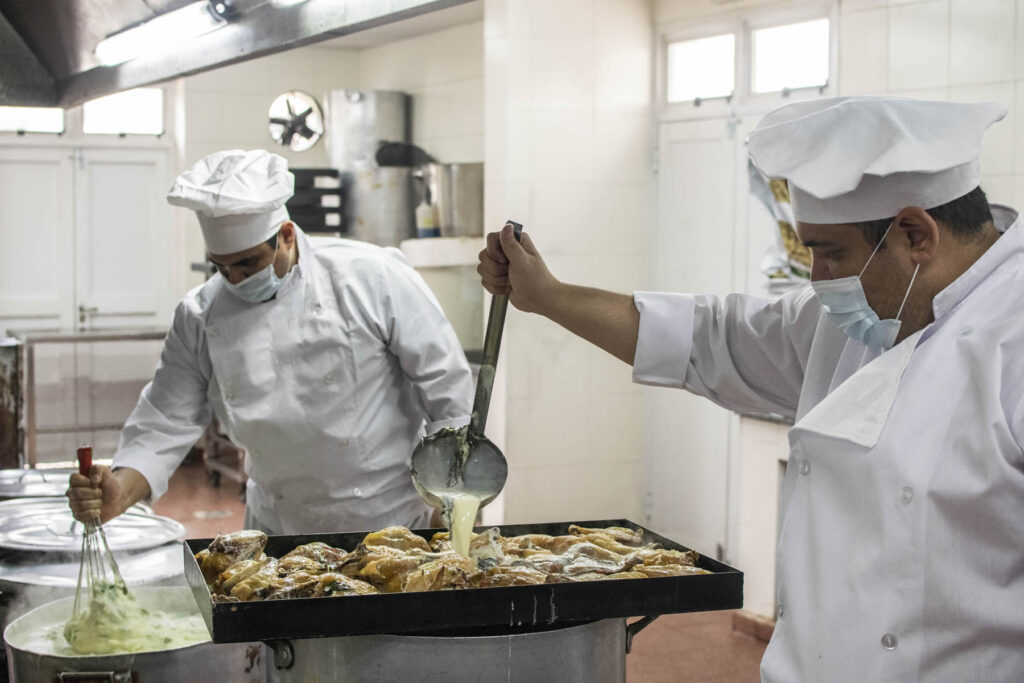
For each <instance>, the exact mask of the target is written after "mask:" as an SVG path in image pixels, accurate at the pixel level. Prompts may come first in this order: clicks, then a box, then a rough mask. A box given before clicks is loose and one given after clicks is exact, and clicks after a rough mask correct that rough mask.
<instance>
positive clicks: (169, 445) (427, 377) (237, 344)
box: [114, 229, 473, 534]
mask: <svg viewBox="0 0 1024 683" xmlns="http://www.w3.org/2000/svg"><path fill="white" fill-rule="evenodd" d="M296 235H297V237H298V248H299V259H298V263H297V265H296V266H295V267H294V268H293V269H292V271H291V272H290V274H289V275H288V276H287V279H285V281H284V282H283V283H282V285H281V288H280V289H279V290H278V293H277V296H276V297H275V298H274V299H272V300H270V301H267V302H264V303H261V304H249V303H246V302H245V301H242V300H241V299H239V298H238V297H236V296H234V295H233V294H232V293H231V292H229V291H227V289H226V288H225V287H224V286H223V284H224V280H223V278H222V277H221V275H219V274H217V275H214V276H213V277H212V278H211V279H210V280H208V281H207V282H206V283H205V284H203V285H202V286H200V287H197V288H196V289H194V290H192V291H191V292H190V293H189V294H188V296H186V297H185V299H184V300H183V301H182V302H181V303H180V304H179V305H178V307H177V310H176V311H175V313H174V322H173V325H172V327H171V329H170V331H169V332H168V335H167V339H166V341H165V343H164V349H163V352H162V355H161V359H160V364H159V366H158V368H157V370H156V373H155V375H154V378H153V381H152V382H150V383H149V384H148V385H147V386H146V387H145V388H144V389H143V391H142V394H141V396H140V398H139V402H138V404H137V406H136V407H135V410H134V411H133V412H132V414H131V417H129V419H128V421H127V423H126V424H125V427H124V430H123V432H122V434H121V442H120V446H119V448H118V451H117V453H116V455H115V456H114V465H115V466H116V467H132V468H134V469H136V470H138V471H139V472H141V473H142V474H143V476H145V478H146V480H147V481H148V482H149V485H150V488H151V489H152V492H153V496H154V497H159V496H161V495H163V493H164V492H165V491H166V490H167V481H168V479H169V478H170V476H171V474H172V473H173V472H174V470H175V468H177V467H178V465H179V464H180V463H181V461H182V459H183V458H184V456H185V454H186V452H187V451H188V449H189V447H190V446H191V445H192V444H193V443H194V442H195V441H196V439H197V438H198V437H199V436H200V434H201V433H202V431H203V428H204V427H205V426H206V424H208V422H209V419H210V411H211V410H212V412H213V414H215V415H216V416H217V418H218V420H220V422H221V425H222V426H223V427H224V428H225V429H226V431H227V434H228V435H229V436H230V438H231V440H232V441H233V442H235V443H236V444H239V445H241V446H243V447H245V448H246V450H247V457H246V461H245V470H246V473H247V474H248V476H249V481H248V483H247V500H246V504H247V506H248V508H249V511H250V512H251V513H252V514H253V515H254V516H255V518H256V519H257V520H258V521H259V522H260V523H261V524H262V526H265V527H267V528H269V529H270V530H271V531H273V532H275V533H284V534H296V533H314V532H332V531H343V530H353V531H354V530H371V529H379V528H381V527H383V526H387V525H391V524H404V525H408V526H414V525H422V524H424V523H425V522H426V520H427V519H428V518H429V515H428V514H427V513H428V508H426V506H425V504H424V503H423V501H422V499H421V498H420V497H419V495H418V494H417V493H416V491H415V489H414V488H413V485H412V480H411V477H410V473H409V459H410V457H411V454H412V451H413V449H414V447H415V445H416V443H417V442H418V439H419V438H420V436H421V435H422V434H423V433H424V427H425V428H426V431H427V433H432V432H434V431H436V430H437V429H440V428H442V427H446V426H461V425H463V424H466V423H467V422H468V421H469V412H470V404H471V401H472V395H473V387H472V378H471V373H470V370H469V366H468V364H467V362H466V359H465V355H464V354H463V351H462V349H461V347H460V345H459V342H458V339H457V338H456V336H455V333H454V331H453V330H452V328H451V325H449V323H448V321H447V320H446V319H445V317H444V314H443V312H442V311H441V307H440V305H439V304H438V303H437V300H436V299H435V298H434V296H433V295H432V294H431V293H430V290H429V289H428V288H427V286H426V284H425V283H424V282H423V280H422V278H421V277H420V276H419V275H418V274H417V273H416V272H415V271H414V270H413V269H412V267H411V266H410V265H409V263H408V261H406V260H405V258H404V257H403V256H402V254H401V252H399V251H398V250H397V249H393V248H386V249H384V248H380V247H377V246H373V245H369V244H365V243H361V242H354V241H351V240H342V239H324V238H316V245H315V246H314V244H313V243H312V242H311V240H310V239H309V238H308V237H307V236H306V235H305V234H304V233H303V232H302V231H301V230H298V229H296Z"/></svg>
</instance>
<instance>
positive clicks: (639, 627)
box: [626, 614, 659, 655]
mask: <svg viewBox="0 0 1024 683" xmlns="http://www.w3.org/2000/svg"><path fill="white" fill-rule="evenodd" d="M658 616H659V615H657V614H654V615H652V616H649V617H644V618H643V619H637V620H636V621H634V622H633V623H632V624H626V654H627V655H628V654H629V653H630V652H631V651H632V650H633V636H635V635H636V634H637V633H640V631H643V630H644V629H645V628H647V626H648V624H650V623H651V622H652V621H654V620H655V619H657V618H658Z"/></svg>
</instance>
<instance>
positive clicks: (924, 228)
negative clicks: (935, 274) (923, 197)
mask: <svg viewBox="0 0 1024 683" xmlns="http://www.w3.org/2000/svg"><path fill="white" fill-rule="evenodd" d="M894 223H895V225H894V226H893V227H894V228H895V230H896V231H898V233H897V234H898V235H899V236H900V238H901V239H902V244H903V245H904V246H905V247H906V249H907V252H908V253H909V254H910V257H911V259H912V260H913V261H914V263H915V264H919V265H924V264H926V263H928V262H929V261H931V260H932V259H933V258H934V257H935V253H936V251H937V250H938V247H939V240H940V238H941V237H942V232H941V230H940V229H939V224H938V223H936V222H935V219H934V218H932V217H931V216H930V215H929V214H928V212H927V211H925V210H924V209H922V208H921V207H919V206H908V207H907V208H905V209H903V210H902V211H900V212H899V213H898V214H896V220H895V221H894Z"/></svg>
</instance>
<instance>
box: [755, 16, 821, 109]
mask: <svg viewBox="0 0 1024 683" xmlns="http://www.w3.org/2000/svg"><path fill="white" fill-rule="evenodd" d="M828 29H829V27H828V19H816V20H814V21H805V22H802V23H799V24H788V25H786V26H773V27H772V28H763V29H759V30H757V31H754V32H753V43H754V92H755V93H764V92H774V91H778V90H782V89H784V88H789V89H790V90H793V89H795V88H808V87H815V86H819V87H820V86H823V85H825V84H826V83H828V53H829V50H828Z"/></svg>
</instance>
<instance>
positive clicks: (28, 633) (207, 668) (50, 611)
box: [4, 587, 266, 683]
mask: <svg viewBox="0 0 1024 683" xmlns="http://www.w3.org/2000/svg"><path fill="white" fill-rule="evenodd" d="M134 593H135V596H136V598H137V599H138V601H139V602H140V603H141V604H142V605H143V606H145V607H147V608H149V609H154V610H163V611H165V612H182V611H185V610H195V609H196V607H195V601H194V600H193V599H192V595H191V593H190V591H189V589H187V588H182V587H173V588H136V589H134ZM73 602H74V599H73V598H66V599H62V600H57V601H55V602H50V603H47V604H45V605H43V606H41V607H38V608H36V609H34V610H32V611H31V612H28V613H26V614H24V615H22V616H21V617H18V618H17V619H16V620H15V621H13V622H11V624H10V625H9V626H8V627H7V628H6V629H5V630H4V643H5V645H6V649H7V657H8V673H9V675H10V677H11V681H13V682H21V681H25V682H28V683H39V682H40V681H58V680H59V681H86V680H88V681H110V682H111V683H183V682H187V683H199V682H201V681H216V682H217V683H258V682H262V681H265V680H266V656H265V654H264V652H265V649H264V646H263V645H262V644H261V643H230V644H214V643H212V642H206V643H199V644H197V645H189V646H187V647H180V648H176V649H173V650H160V651H153V652H139V653H134V654H120V655H75V656H67V655H61V654H57V653H56V652H55V648H54V647H53V646H52V644H50V643H49V642H48V641H47V640H46V639H44V638H42V634H44V633H46V632H47V631H48V630H50V629H52V628H53V627H54V626H56V625H59V624H64V623H66V622H67V620H68V618H69V617H70V616H71V611H72V608H73Z"/></svg>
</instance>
